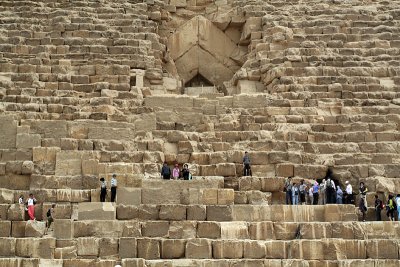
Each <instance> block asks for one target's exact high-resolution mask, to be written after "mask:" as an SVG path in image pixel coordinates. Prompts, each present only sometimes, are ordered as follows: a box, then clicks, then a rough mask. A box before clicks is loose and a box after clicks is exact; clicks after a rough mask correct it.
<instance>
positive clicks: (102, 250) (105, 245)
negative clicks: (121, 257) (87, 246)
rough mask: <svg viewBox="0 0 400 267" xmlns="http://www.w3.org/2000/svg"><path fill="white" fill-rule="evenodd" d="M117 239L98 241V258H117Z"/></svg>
mask: <svg viewBox="0 0 400 267" xmlns="http://www.w3.org/2000/svg"><path fill="white" fill-rule="evenodd" d="M118 244H119V239H118V238H110V237H103V238H101V239H100V240H99V257H101V258H106V257H111V256H114V257H117V256H118Z"/></svg>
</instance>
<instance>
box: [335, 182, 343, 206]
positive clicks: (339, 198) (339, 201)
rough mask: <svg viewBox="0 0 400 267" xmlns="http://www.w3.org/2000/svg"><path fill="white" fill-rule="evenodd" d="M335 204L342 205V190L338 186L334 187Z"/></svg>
mask: <svg viewBox="0 0 400 267" xmlns="http://www.w3.org/2000/svg"><path fill="white" fill-rule="evenodd" d="M336 204H343V190H342V188H340V186H339V185H338V186H337V187H336Z"/></svg>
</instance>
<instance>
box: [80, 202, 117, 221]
mask: <svg viewBox="0 0 400 267" xmlns="http://www.w3.org/2000/svg"><path fill="white" fill-rule="evenodd" d="M115 218H116V209H115V205H114V204H113V203H109V202H103V203H102V202H82V203H79V204H78V220H115Z"/></svg>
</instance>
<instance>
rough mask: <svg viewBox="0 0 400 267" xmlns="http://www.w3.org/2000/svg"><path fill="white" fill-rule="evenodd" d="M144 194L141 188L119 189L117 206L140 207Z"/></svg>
mask: <svg viewBox="0 0 400 267" xmlns="http://www.w3.org/2000/svg"><path fill="white" fill-rule="evenodd" d="M141 202H142V192H141V189H140V188H129V187H120V188H118V194H117V204H123V205H140V204H142V203H141Z"/></svg>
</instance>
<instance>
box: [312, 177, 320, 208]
mask: <svg viewBox="0 0 400 267" xmlns="http://www.w3.org/2000/svg"><path fill="white" fill-rule="evenodd" d="M318 198H319V185H318V182H315V183H314V186H313V205H318Z"/></svg>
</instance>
